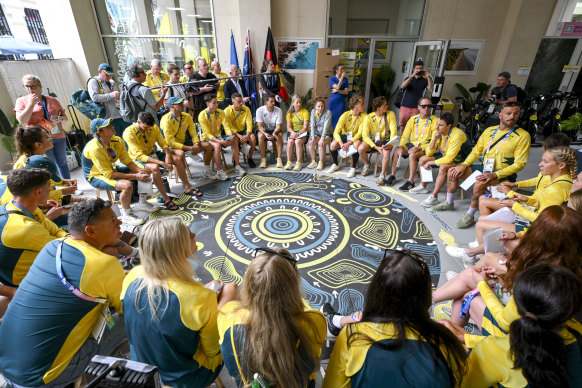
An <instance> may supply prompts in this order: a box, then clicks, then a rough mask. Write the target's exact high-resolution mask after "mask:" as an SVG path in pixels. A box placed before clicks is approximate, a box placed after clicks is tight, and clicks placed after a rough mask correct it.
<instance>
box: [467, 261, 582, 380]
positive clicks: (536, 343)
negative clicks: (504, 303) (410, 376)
mask: <svg viewBox="0 0 582 388" xmlns="http://www.w3.org/2000/svg"><path fill="white" fill-rule="evenodd" d="M513 296H514V300H515V304H516V307H517V311H518V313H519V318H518V319H516V320H515V321H513V322H512V323H511V326H510V329H509V336H503V337H500V338H495V337H490V338H487V339H484V340H483V341H481V342H480V343H478V344H477V345H476V346H475V348H474V349H473V351H472V352H471V355H470V356H469V359H468V362H467V375H466V376H465V378H464V379H463V384H462V386H463V387H471V388H478V387H483V388H486V387H490V386H497V385H499V386H503V387H525V386H528V387H556V388H558V387H559V388H561V387H580V386H582V373H581V370H580V365H581V364H582V354H581V349H582V347H581V346H582V345H581V341H582V325H581V324H580V323H579V322H578V321H576V320H573V319H572V318H573V316H574V314H576V313H577V312H578V311H580V308H581V307H582V283H581V282H580V279H579V278H578V277H577V276H576V275H574V274H573V273H572V272H571V271H569V270H568V269H566V268H563V267H559V266H556V265H552V264H547V263H546V264H538V265H534V266H531V267H529V268H528V269H526V270H525V271H523V272H522V273H521V274H519V275H518V276H517V277H516V279H515V287H514V294H513Z"/></svg>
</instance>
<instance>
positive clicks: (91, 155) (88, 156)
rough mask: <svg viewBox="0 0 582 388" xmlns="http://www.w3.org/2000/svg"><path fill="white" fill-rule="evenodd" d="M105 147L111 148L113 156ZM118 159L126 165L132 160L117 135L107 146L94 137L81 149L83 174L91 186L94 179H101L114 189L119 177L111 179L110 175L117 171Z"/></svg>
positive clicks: (94, 181) (93, 183)
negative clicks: (116, 163)
mask: <svg viewBox="0 0 582 388" xmlns="http://www.w3.org/2000/svg"><path fill="white" fill-rule="evenodd" d="M107 148H110V149H112V150H113V153H115V156H113V153H111V154H110V151H109V152H108V151H107ZM118 160H119V161H120V162H121V163H123V164H125V165H126V166H127V165H128V164H130V163H131V162H132V160H131V158H130V157H129V154H128V153H127V149H126V148H125V143H123V139H122V138H120V137H118V136H113V137H112V138H111V141H110V142H109V146H108V147H107V146H106V145H105V144H103V142H102V141H101V140H99V139H98V138H97V137H95V138H93V139H92V140H91V141H89V142H88V143H87V145H86V146H85V148H84V149H83V155H82V157H81V164H82V166H83V175H84V176H85V179H86V180H87V182H89V184H90V185H92V186H94V185H95V183H96V181H101V182H104V183H105V184H107V185H109V186H110V187H111V188H112V189H113V190H115V185H116V184H117V182H118V181H119V179H113V178H111V176H112V175H113V173H114V172H116V171H117V166H116V165H115V162H116V161H118ZM99 188H100V187H99Z"/></svg>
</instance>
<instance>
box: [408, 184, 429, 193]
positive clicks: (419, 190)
mask: <svg viewBox="0 0 582 388" xmlns="http://www.w3.org/2000/svg"><path fill="white" fill-rule="evenodd" d="M408 192H409V193H412V194H427V193H430V191H428V189H427V188H426V187H424V186H423V185H418V186H416V187H413V188H412V189H410V190H408Z"/></svg>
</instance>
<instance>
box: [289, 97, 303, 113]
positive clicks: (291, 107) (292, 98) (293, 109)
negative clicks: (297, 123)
mask: <svg viewBox="0 0 582 388" xmlns="http://www.w3.org/2000/svg"><path fill="white" fill-rule="evenodd" d="M298 98H299V99H301V103H302V104H301V105H303V97H301V96H300V95H298V94H294V95H293V97H291V104H290V105H289V110H288V111H287V113H295V107H294V106H293V103H294V102H295V100H296V99H298Z"/></svg>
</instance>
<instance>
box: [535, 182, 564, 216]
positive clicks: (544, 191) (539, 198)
mask: <svg viewBox="0 0 582 388" xmlns="http://www.w3.org/2000/svg"><path fill="white" fill-rule="evenodd" d="M558 182H569V183H572V181H571V180H569V179H556V180H555V181H553V182H550V183H549V184H548V185H547V186H546V187H544V189H543V190H542V192H541V193H540V195H539V196H538V197H537V198H536V206H535V208H536V209H539V204H540V200H541V199H542V197H543V196H544V194H545V193H546V190H547V189H548V188H549V187H550V186H551V185H553V184H554V183H558ZM536 191H537V190H536ZM534 194H535V192H534Z"/></svg>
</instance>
